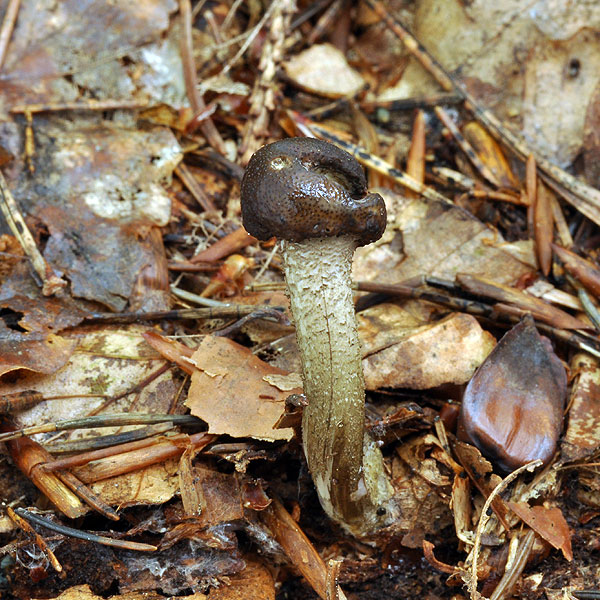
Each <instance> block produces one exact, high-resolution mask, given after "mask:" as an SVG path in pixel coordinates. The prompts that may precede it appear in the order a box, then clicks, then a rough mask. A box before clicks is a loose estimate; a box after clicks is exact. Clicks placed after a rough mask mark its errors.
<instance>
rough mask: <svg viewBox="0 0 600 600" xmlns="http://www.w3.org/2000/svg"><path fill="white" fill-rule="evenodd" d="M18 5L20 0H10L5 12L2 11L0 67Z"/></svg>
mask: <svg viewBox="0 0 600 600" xmlns="http://www.w3.org/2000/svg"><path fill="white" fill-rule="evenodd" d="M20 6H21V0H10V2H9V3H8V6H7V8H6V13H4V21H3V22H2V29H0V69H2V67H3V66H4V60H5V59H6V50H7V48H8V44H9V42H10V38H11V37H12V32H13V29H14V27H15V23H16V21H17V15H18V14H19V8H20Z"/></svg>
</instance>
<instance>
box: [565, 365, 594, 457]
mask: <svg viewBox="0 0 600 600" xmlns="http://www.w3.org/2000/svg"><path fill="white" fill-rule="evenodd" d="M570 366H571V372H572V373H574V374H576V375H577V378H576V379H575V382H574V383H573V387H572V388H571V401H570V403H569V419H568V425H567V431H566V432H565V435H564V438H563V440H562V443H561V457H562V460H563V461H565V462H571V461H574V460H580V459H582V458H585V457H587V456H590V455H591V454H594V453H595V452H596V451H597V450H598V448H600V368H599V365H598V360H597V359H595V358H593V357H592V356H590V355H589V354H576V355H575V356H574V357H573V359H572V361H571V365H570Z"/></svg>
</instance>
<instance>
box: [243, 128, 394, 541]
mask: <svg viewBox="0 0 600 600" xmlns="http://www.w3.org/2000/svg"><path fill="white" fill-rule="evenodd" d="M241 202H242V220H243V224H244V227H245V228H246V230H247V231H248V233H250V234H251V235H253V236H255V237H256V238H258V239H260V240H268V239H270V238H272V237H273V236H276V237H277V238H278V239H279V240H280V241H281V247H282V254H283V260H284V270H285V278H286V282H287V286H288V294H289V298H290V305H291V310H292V315H293V317H294V321H295V325H296V338H297V342H298V348H299V351H300V356H301V361H302V377H303V383H304V394H305V396H306V399H307V406H306V407H305V409H304V413H303V417H302V440H303V446H304V453H305V455H306V459H307V462H308V466H309V469H310V472H311V475H312V478H313V481H314V483H315V487H316V489H317V493H318V495H319V499H320V501H321V505H322V506H323V509H324V510H325V512H326V513H327V514H328V515H329V516H330V517H331V518H333V519H334V520H335V521H337V522H338V523H340V524H341V525H343V526H344V527H345V529H346V530H347V531H349V532H350V533H352V534H354V535H359V536H362V535H366V534H367V533H369V532H373V531H375V530H376V529H377V528H379V527H381V526H383V525H384V524H386V523H388V522H389V521H390V519H391V518H393V513H394V508H393V502H392V494H393V489H392V486H391V484H390V482H389V480H388V477H387V476H386V474H385V471H384V467H383V457H382V454H381V451H380V449H379V447H378V445H377V443H376V442H375V441H373V440H372V439H371V438H370V436H369V435H368V434H367V433H366V432H365V426H364V417H365V414H364V412H365V389H364V377H363V370H362V355H361V348H360V343H359V339H358V333H357V324H356V317H355V313H354V304H353V298H352V289H351V267H352V256H353V254H354V251H355V250H356V248H357V247H358V246H363V245H366V244H369V243H371V242H373V241H375V240H377V239H379V238H380V237H381V235H382V234H383V232H384V230H385V225H386V211H385V204H384V202H383V199H382V198H381V196H380V195H379V194H369V193H367V185H366V179H365V175H364V173H363V170H362V168H361V167H360V165H359V164H358V162H357V161H356V160H355V159H354V158H353V157H352V156H351V155H350V154H348V153H347V152H345V151H343V150H341V149H339V148H338V147H336V146H334V145H332V144H329V143H327V142H323V141H321V140H317V139H312V138H288V139H284V140H280V141H278V142H275V143H272V144H268V145H266V146H263V147H262V148H260V149H259V150H258V151H257V152H256V153H255V154H254V155H253V156H252V158H251V159H250V161H249V163H248V166H247V168H246V171H245V173H244V177H243V179H242V185H241Z"/></svg>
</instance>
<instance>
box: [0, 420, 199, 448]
mask: <svg viewBox="0 0 600 600" xmlns="http://www.w3.org/2000/svg"><path fill="white" fill-rule="evenodd" d="M169 421H171V422H172V423H174V424H176V425H201V424H202V423H203V422H204V421H202V420H201V419H199V418H198V417H193V416H192V415H148V414H141V413H123V414H113V415H98V416H96V417H82V418H80V419H67V420H65V421H56V422H54V423H46V424H45V425H32V426H31V427H25V428H23V429H19V430H16V431H8V432H6V433H2V434H0V442H6V441H7V440H14V439H17V438H21V437H25V436H28V435H34V434H36V433H49V432H51V431H63V430H69V429H83V428H88V429H89V428H92V427H112V426H119V427H120V426H123V425H149V424H152V423H164V422H169Z"/></svg>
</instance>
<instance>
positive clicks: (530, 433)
mask: <svg viewBox="0 0 600 600" xmlns="http://www.w3.org/2000/svg"><path fill="white" fill-rule="evenodd" d="M566 386H567V377H566V373H565V369H564V367H563V366H562V363H561V362H560V360H559V359H558V357H557V356H556V355H555V354H554V352H553V351H552V349H551V347H550V342H549V341H548V340H546V339H545V338H542V337H541V336H540V335H539V333H538V332H537V329H536V328H535V325H534V324H533V319H532V318H531V317H526V318H525V319H523V321H521V322H520V323H519V324H518V325H516V326H515V327H513V328H512V329H511V330H510V331H509V332H508V333H507V334H506V335H505V336H504V337H503V338H502V339H501V340H500V342H499V343H498V345H497V346H496V348H494V350H493V351H492V353H491V354H490V355H489V356H488V358H487V359H486V361H485V362H484V363H483V365H481V367H480V368H479V370H478V371H477V373H475V375H474V376H473V379H471V381H470V383H469V385H468V386H467V389H466V391H465V395H464V397H463V402H462V407H461V413H460V426H462V428H463V431H464V433H465V434H466V437H467V438H469V439H470V440H471V441H472V442H473V443H474V444H475V445H476V446H477V447H478V448H479V449H480V450H481V452H482V453H483V454H484V455H486V456H488V457H490V459H491V460H493V461H494V462H495V464H496V465H497V466H499V467H500V468H502V469H504V470H506V471H512V470H514V469H516V468H518V467H520V466H522V465H524V464H526V463H528V462H531V461H533V460H536V459H541V460H543V461H544V462H545V463H548V462H549V461H550V460H551V459H552V457H553V455H554V452H555V450H556V444H557V442H558V436H559V435H560V433H561V430H562V423H563V408H564V401H565V395H566Z"/></svg>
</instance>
